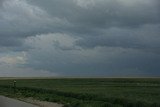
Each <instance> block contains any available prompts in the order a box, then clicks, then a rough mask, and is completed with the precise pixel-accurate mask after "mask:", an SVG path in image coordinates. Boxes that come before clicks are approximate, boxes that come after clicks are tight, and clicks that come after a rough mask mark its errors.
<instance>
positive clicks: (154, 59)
mask: <svg viewBox="0 0 160 107" xmlns="http://www.w3.org/2000/svg"><path fill="white" fill-rule="evenodd" d="M3 76H103V77H105V76H106V77H114V76H115V77H116V76H118V77H131V76H141V77H144V76H160V0H0V77H3Z"/></svg>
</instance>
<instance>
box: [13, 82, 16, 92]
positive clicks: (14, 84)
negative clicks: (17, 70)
mask: <svg viewBox="0 0 160 107" xmlns="http://www.w3.org/2000/svg"><path fill="white" fill-rule="evenodd" d="M13 89H14V93H15V92H16V81H14V82H13Z"/></svg>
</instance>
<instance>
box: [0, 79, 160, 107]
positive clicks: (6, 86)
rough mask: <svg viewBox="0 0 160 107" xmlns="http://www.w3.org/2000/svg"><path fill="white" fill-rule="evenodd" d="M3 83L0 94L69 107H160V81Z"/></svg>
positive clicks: (111, 80)
mask: <svg viewBox="0 0 160 107" xmlns="http://www.w3.org/2000/svg"><path fill="white" fill-rule="evenodd" d="M16 81H17V88H16V93H14V92H13V87H12V85H13V79H7V80H3V79H1V80H0V94H1V95H6V96H10V97H25V98H26V97H33V98H35V99H38V100H45V101H51V102H59V103H63V104H64V105H65V107H160V78H81V79H80V78H79V79H78V78H77V79H76V78H70V79H69V78H68V79H67V78H65V79H17V80H16Z"/></svg>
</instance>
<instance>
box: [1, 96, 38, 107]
mask: <svg viewBox="0 0 160 107" xmlns="http://www.w3.org/2000/svg"><path fill="white" fill-rule="evenodd" d="M0 107H38V106H36V105H32V104H29V103H25V102H22V101H19V100H15V99H11V98H7V97H4V96H0Z"/></svg>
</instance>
